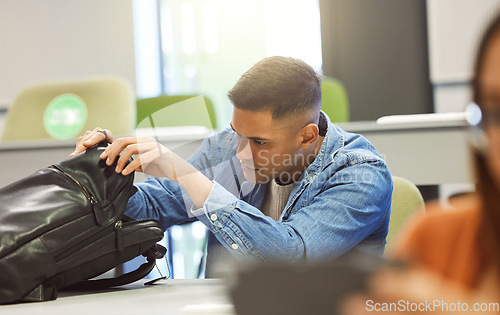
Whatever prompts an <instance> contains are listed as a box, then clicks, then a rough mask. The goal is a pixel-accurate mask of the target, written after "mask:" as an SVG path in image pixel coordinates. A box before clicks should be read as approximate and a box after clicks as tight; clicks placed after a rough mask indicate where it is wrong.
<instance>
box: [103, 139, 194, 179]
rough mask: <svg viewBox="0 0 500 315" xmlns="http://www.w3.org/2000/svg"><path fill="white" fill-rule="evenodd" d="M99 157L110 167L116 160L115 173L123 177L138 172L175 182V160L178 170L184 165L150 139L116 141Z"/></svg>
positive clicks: (175, 156)
mask: <svg viewBox="0 0 500 315" xmlns="http://www.w3.org/2000/svg"><path fill="white" fill-rule="evenodd" d="M100 157H101V159H106V164H107V165H112V164H113V163H114V161H115V160H116V159H118V160H117V166H116V169H115V171H116V172H117V173H122V174H123V175H128V174H130V173H132V172H133V171H138V172H143V173H145V174H148V175H152V176H156V177H167V178H169V179H171V180H175V181H177V178H176V173H175V171H174V165H175V160H177V166H178V167H179V168H181V167H182V165H183V164H184V163H186V162H185V161H184V160H182V159H181V158H179V157H178V156H177V155H175V154H173V153H172V151H170V150H169V149H167V148H166V147H164V146H163V145H161V144H160V143H158V142H157V141H156V140H154V139H153V138H150V137H128V138H120V139H117V140H116V141H115V142H113V143H112V144H111V145H110V146H109V147H107V148H106V149H105V150H104V152H102V154H101V156H100ZM131 159H132V160H131ZM130 160H131V161H130ZM129 162H130V163H129Z"/></svg>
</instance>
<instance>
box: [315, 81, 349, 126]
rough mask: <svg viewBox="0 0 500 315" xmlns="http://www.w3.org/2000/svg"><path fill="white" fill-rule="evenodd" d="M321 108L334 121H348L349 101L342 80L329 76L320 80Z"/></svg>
mask: <svg viewBox="0 0 500 315" xmlns="http://www.w3.org/2000/svg"><path fill="white" fill-rule="evenodd" d="M321 109H322V110H323V111H324V112H325V113H326V114H327V115H328V116H329V117H330V119H331V120H332V122H334V123H341V122H347V121H349V102H348V98H347V93H346V91H345V87H344V85H343V84H342V82H340V81H339V80H337V79H334V78H330V77H325V78H323V80H321Z"/></svg>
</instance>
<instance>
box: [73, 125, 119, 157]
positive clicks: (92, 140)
mask: <svg viewBox="0 0 500 315" xmlns="http://www.w3.org/2000/svg"><path fill="white" fill-rule="evenodd" d="M101 131H104V132H101ZM101 141H108V142H113V134H112V133H111V131H109V130H107V129H104V130H103V129H101V128H95V129H94V130H92V131H87V132H85V134H84V135H83V136H81V137H79V138H78V140H77V142H76V147H75V150H74V151H73V152H72V153H71V154H70V155H69V157H72V156H75V155H77V154H79V153H81V152H83V151H85V150H87V149H88V148H90V147H92V146H94V145H96V144H98V143H99V142H101Z"/></svg>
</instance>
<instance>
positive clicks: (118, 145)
mask: <svg viewBox="0 0 500 315" xmlns="http://www.w3.org/2000/svg"><path fill="white" fill-rule="evenodd" d="M106 136H107V137H106ZM101 141H108V142H110V143H111V145H109V146H108V147H107V148H106V149H105V150H104V151H103V152H102V153H101V156H100V158H101V159H102V160H106V164H107V165H112V164H113V163H114V161H115V160H116V159H117V158H118V160H117V166H116V169H115V171H116V172H117V173H122V174H123V175H128V174H130V173H132V172H133V171H138V172H143V173H145V174H148V175H152V176H156V177H167V178H168V179H170V180H173V181H176V182H178V183H179V184H180V185H181V186H182V187H183V188H184V189H185V190H186V191H187V193H188V194H189V196H190V198H191V200H192V201H193V202H194V204H195V205H196V206H197V207H201V206H203V203H204V202H205V200H206V199H207V197H208V195H209V194H210V191H211V189H212V186H213V183H212V181H211V180H210V179H208V178H207V177H206V176H205V175H203V174H202V173H201V172H199V171H198V170H197V169H196V168H195V167H194V166H193V165H191V164H190V163H189V162H187V161H185V160H184V159H182V158H181V157H179V156H178V155H176V154H174V153H173V152H172V151H170V150H169V149H167V148H166V147H164V146H163V145H161V144H160V143H158V142H157V141H156V140H154V139H153V138H150V137H127V138H120V139H117V140H116V141H113V135H112V134H111V132H110V131H109V130H102V129H100V128H96V129H94V130H92V131H87V132H86V133H85V135H83V136H82V137H80V138H78V141H77V143H76V148H75V151H74V152H73V153H71V154H70V157H71V156H74V155H76V154H78V153H81V152H83V151H85V150H87V148H90V147H92V146H94V145H96V144H98V143H99V142H101Z"/></svg>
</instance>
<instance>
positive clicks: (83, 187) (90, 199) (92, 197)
mask: <svg viewBox="0 0 500 315" xmlns="http://www.w3.org/2000/svg"><path fill="white" fill-rule="evenodd" d="M49 168H53V169H56V170H58V171H59V172H61V173H62V174H64V175H66V176H67V177H68V178H69V179H71V180H72V181H73V182H75V184H77V185H78V187H80V189H81V190H82V192H83V194H84V195H85V197H86V198H87V199H88V200H89V201H90V203H91V204H92V205H94V204H96V203H97V201H96V200H95V198H94V196H92V194H91V193H90V192H89V190H88V189H87V187H85V186H84V185H83V184H82V183H80V182H79V181H78V180H77V179H76V178H74V177H73V176H71V175H70V174H68V173H66V172H65V171H64V170H63V169H61V168H60V167H59V166H58V165H51V166H49Z"/></svg>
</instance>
